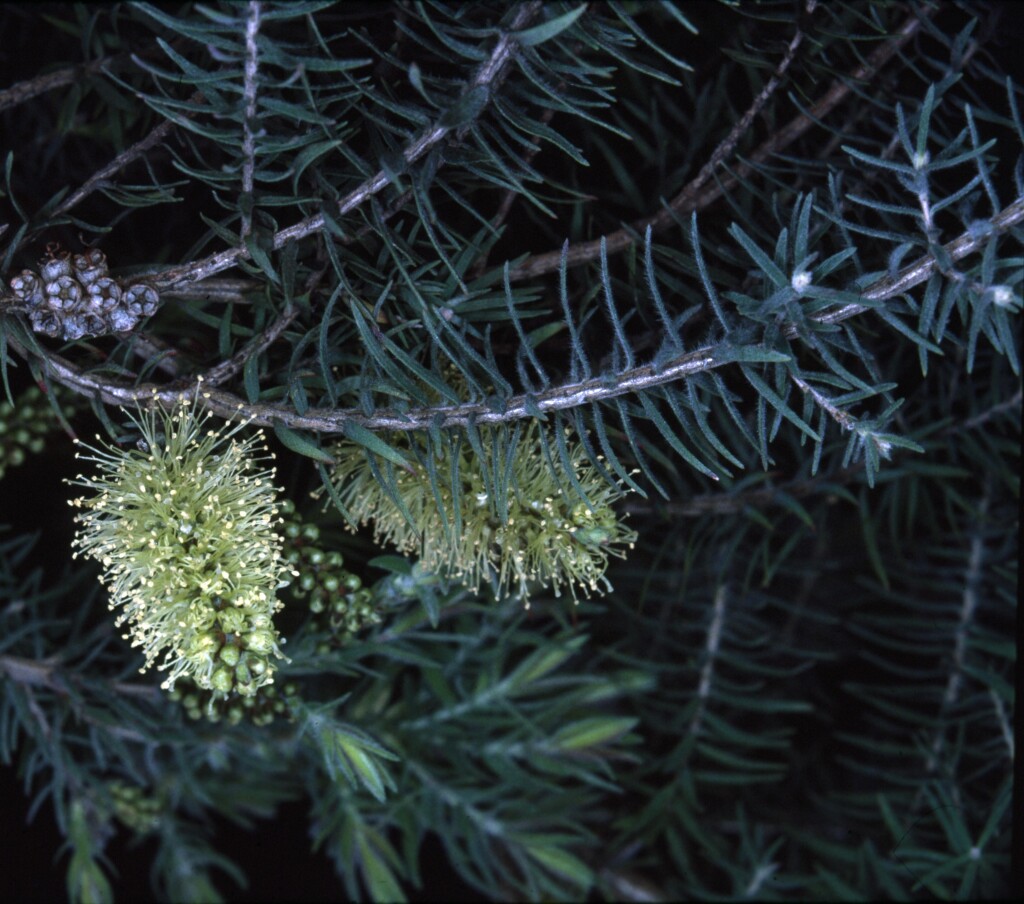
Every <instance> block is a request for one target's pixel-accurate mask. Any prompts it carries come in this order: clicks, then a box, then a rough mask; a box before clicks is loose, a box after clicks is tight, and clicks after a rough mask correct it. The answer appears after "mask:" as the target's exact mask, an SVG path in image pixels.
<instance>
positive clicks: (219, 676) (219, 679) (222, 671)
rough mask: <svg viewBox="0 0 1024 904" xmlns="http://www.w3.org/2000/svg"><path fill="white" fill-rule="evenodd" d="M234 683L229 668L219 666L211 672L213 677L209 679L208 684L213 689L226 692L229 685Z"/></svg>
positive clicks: (229, 688)
mask: <svg viewBox="0 0 1024 904" xmlns="http://www.w3.org/2000/svg"><path fill="white" fill-rule="evenodd" d="M233 683H234V677H233V675H232V673H231V669H229V668H226V667H224V666H221V667H220V668H219V669H217V670H216V671H215V672H214V673H213V677H212V678H211V679H210V686H211V687H212V688H213V689H214V690H218V691H220V692H221V693H222V694H226V693H227V692H228V691H230V690H231V685H232V684H233Z"/></svg>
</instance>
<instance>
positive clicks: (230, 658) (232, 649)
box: [220, 645, 241, 667]
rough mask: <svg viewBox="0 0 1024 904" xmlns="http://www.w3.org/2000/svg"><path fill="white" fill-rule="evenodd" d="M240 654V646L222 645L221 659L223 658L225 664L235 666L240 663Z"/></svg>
mask: <svg viewBox="0 0 1024 904" xmlns="http://www.w3.org/2000/svg"><path fill="white" fill-rule="evenodd" d="M240 655H241V654H240V653H239V651H238V647H236V646H233V645H228V646H225V647H222V648H221V651H220V659H221V661H222V662H223V663H224V664H225V665H228V666H232V667H234V666H235V665H237V664H238V657H239V656H240Z"/></svg>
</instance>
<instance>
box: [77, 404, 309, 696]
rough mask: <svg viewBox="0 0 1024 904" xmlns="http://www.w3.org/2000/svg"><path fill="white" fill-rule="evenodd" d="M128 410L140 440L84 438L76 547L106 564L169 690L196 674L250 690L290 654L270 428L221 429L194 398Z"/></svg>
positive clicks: (117, 604) (124, 617) (117, 596)
mask: <svg viewBox="0 0 1024 904" xmlns="http://www.w3.org/2000/svg"><path fill="white" fill-rule="evenodd" d="M129 417H131V419H132V421H133V422H134V423H135V424H136V426H137V427H138V428H139V430H140V432H141V434H142V439H141V440H140V441H139V443H138V448H134V449H119V448H116V447H114V446H110V445H107V444H104V446H105V448H102V449H97V448H93V447H89V446H87V447H86V449H87V450H88V451H89V453H90V454H87V455H86V454H81V453H80V454H79V456H78V457H80V458H83V459H84V460H86V461H92V462H94V463H95V464H96V466H97V470H98V476H96V477H93V478H87V477H85V476H83V475H79V476H78V478H77V479H76V480H74V481H71V483H73V484H76V485H78V486H83V487H86V488H87V489H88V490H91V491H92V494H91V495H88V496H83V497H81V498H79V499H74V500H72V501H71V505H73V506H75V507H77V508H79V509H82V511H81V513H80V514H78V515H77V516H76V518H75V520H76V521H77V522H78V523H79V530H78V535H77V537H76V539H75V541H74V545H75V546H76V547H78V549H79V550H80V551H81V552H82V553H83V554H84V555H86V556H89V557H90V558H93V559H96V560H97V561H98V562H99V563H100V564H101V565H102V566H103V573H102V575H101V577H100V580H101V581H102V583H103V584H104V585H105V586H106V588H107V589H108V590H109V592H110V607H111V609H120V610H121V613H120V615H119V616H118V619H117V624H118V625H121V624H127V625H128V629H129V633H128V634H127V635H125V636H126V638H130V639H131V640H132V645H133V646H139V647H142V650H143V653H144V654H145V657H146V664H145V666H144V667H143V668H144V669H145V668H149V667H150V666H152V665H154V664H155V663H157V660H158V659H159V658H160V657H161V656H162V657H163V659H162V661H160V662H159V664H158V668H160V669H162V670H166V671H167V672H168V675H167V679H166V680H165V681H164V684H163V686H164V687H165V688H173V686H174V682H175V680H176V679H177V678H179V677H181V676H182V675H188V676H189V677H190V678H192V679H193V681H195V683H196V684H197V685H199V686H200V687H202V688H204V689H207V690H212V691H215V692H217V693H218V694H220V695H226V694H228V693H229V692H230V691H232V690H235V691H238V692H239V693H241V694H243V695H252V694H254V693H256V691H257V689H258V688H260V687H262V686H263V685H266V684H270V683H271V682H272V681H273V674H274V667H275V659H281V658H284V657H283V655H282V653H281V651H280V649H279V646H278V644H279V640H278V635H277V632H276V631H275V629H274V626H273V623H272V616H273V614H274V612H275V611H276V610H278V609H280V608H281V605H282V604H281V603H279V602H278V601H277V599H276V593H277V590H278V588H280V587H283V586H285V585H287V584H288V577H289V575H290V569H289V567H288V565H287V564H286V563H285V561H284V558H283V552H282V544H283V541H282V538H281V536H280V535H279V534H278V532H277V530H276V529H275V526H276V525H277V524H278V523H279V522H280V518H279V517H278V507H277V503H276V495H277V492H278V490H277V489H276V488H275V487H274V483H273V482H274V470H273V468H272V467H267V466H266V465H265V462H266V461H267V460H268V459H270V458H272V457H273V456H272V455H270V454H269V452H268V451H267V448H266V446H265V445H262V441H263V434H262V433H261V432H259V431H257V432H256V433H254V434H251V435H249V436H248V437H246V438H244V439H243V438H239V432H240V431H241V430H242V429H243V427H244V426H245V425H244V424H242V425H235V426H225V427H222V428H220V429H212V428H210V427H209V426H208V423H209V420H210V416H209V414H199V415H197V414H196V409H195V405H194V404H191V403H189V402H187V401H186V400H185V399H182V400H181V403H180V404H179V405H178V406H177V407H176V408H175V410H174V411H173V412H172V413H167V412H165V411H162V410H160V411H157V412H150V413H148V414H144V415H142V416H141V417H139V418H135V417H132V416H131V415H129ZM75 555H76V556H77V555H78V553H77V552H76V553H75Z"/></svg>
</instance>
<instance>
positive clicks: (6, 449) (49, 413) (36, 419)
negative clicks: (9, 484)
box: [0, 386, 74, 480]
mask: <svg viewBox="0 0 1024 904" xmlns="http://www.w3.org/2000/svg"><path fill="white" fill-rule="evenodd" d="M61 409H62V410H63V412H64V416H65V417H71V415H72V414H73V413H74V409H73V408H72V407H71V405H68V404H64V405H61ZM57 426H58V421H57V415H56V414H55V413H54V410H53V407H52V406H51V405H50V403H49V401H47V399H46V397H45V396H44V395H43V392H42V390H40V389H39V387H38V386H29V387H28V388H27V389H26V390H25V391H24V392H23V393H21V395H19V396H18V398H17V399H15V400H14V404H13V405H12V404H11V403H10V402H8V401H7V400H6V399H3V400H2V401H0V480H2V479H3V476H4V474H5V473H6V471H7V469H8V468H15V467H17V466H18V465H20V464H21V463H22V462H24V461H25V459H26V457H27V456H28V455H37V454H38V453H40V452H42V451H43V446H44V445H45V437H46V435H47V434H48V433H50V432H51V431H53V430H55V429H56V428H57Z"/></svg>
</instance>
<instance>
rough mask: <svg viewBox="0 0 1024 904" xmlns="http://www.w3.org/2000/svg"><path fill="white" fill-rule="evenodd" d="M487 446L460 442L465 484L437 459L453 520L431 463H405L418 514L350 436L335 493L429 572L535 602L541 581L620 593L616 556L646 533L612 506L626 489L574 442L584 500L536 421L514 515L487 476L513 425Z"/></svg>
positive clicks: (403, 440)
mask: <svg viewBox="0 0 1024 904" xmlns="http://www.w3.org/2000/svg"><path fill="white" fill-rule="evenodd" d="M390 441H391V443H392V444H393V445H394V446H395V447H396V448H397V449H399V450H400V451H401V450H403V447H407V446H408V438H407V437H405V435H404V434H400V435H396V436H394V437H392V438H391V439H390ZM480 442H481V446H482V450H483V452H484V458H483V460H480V459H479V458H478V457H477V455H476V454H474V452H473V451H472V448H471V446H470V444H469V443H468V442H463V443H461V444H460V445H459V449H460V452H459V463H458V464H459V467H458V485H457V486H453V485H452V481H451V473H452V469H451V467H450V465H449V464H448V463H447V462H441V461H438V462H436V463H435V468H434V470H435V473H436V475H437V478H438V492H439V496H440V502H441V505H442V506H443V510H444V518H442V516H441V514H440V513H439V510H438V501H437V499H436V497H435V495H434V491H433V489H432V487H431V481H430V475H429V473H428V470H427V468H426V467H425V466H424V465H423V464H421V463H419V462H414V463H413V466H412V470H411V471H405V470H401V469H396V474H395V483H396V487H397V490H398V494H399V496H400V497H401V500H402V503H403V504H404V505H405V508H406V510H407V511H408V513H409V516H410V519H411V520H410V519H407V518H406V517H405V516H404V515H403V514H402V512H401V511H400V510H399V509H398V508H397V507H396V505H395V503H394V501H393V500H392V498H391V496H390V495H389V494H388V492H387V491H386V490H385V489H384V488H383V487H382V486H381V485H380V483H379V482H378V481H377V480H376V479H375V478H374V476H373V472H372V469H371V468H370V467H369V465H368V463H367V461H366V455H365V450H364V449H363V447H361V446H359V445H357V444H356V443H353V442H349V441H342V442H340V443H338V444H337V445H335V446H334V447H333V448H332V450H331V454H332V455H333V456H334V458H335V461H336V466H335V469H334V472H333V478H334V480H333V482H334V484H335V489H336V491H337V493H338V497H339V498H340V500H341V502H342V504H343V505H344V506H345V507H346V508H347V509H348V511H349V512H350V513H352V515H353V517H354V518H355V519H356V520H357V521H358V522H359V523H361V524H363V523H368V522H370V521H372V522H373V524H374V535H375V539H376V540H377V541H378V542H388V543H392V544H394V545H395V546H397V547H398V549H399V550H401V551H402V552H403V553H406V554H409V555H418V556H419V560H420V564H421V567H423V568H425V569H426V570H427V571H431V572H435V573H438V574H444V575H448V576H450V577H453V578H457V579H459V580H461V581H462V582H464V583H465V584H466V585H468V586H471V587H476V586H478V585H479V584H480V583H481V582H482V581H484V580H487V579H488V578H491V577H493V578H494V579H495V582H496V585H497V590H498V592H499V594H504V593H506V592H508V591H510V590H512V589H515V590H516V591H517V592H519V593H520V594H521V595H522V596H523V597H524V598H526V599H528V593H529V590H528V585H529V584H531V583H533V584H539V585H540V586H543V587H551V589H552V590H553V591H554V593H555V595H556V596H558V595H559V594H560V592H561V590H562V588H563V587H568V588H569V590H570V592H571V593H572V595H573V597H575V596H576V589H577V587H579V588H582V589H583V591H584V592H585V593H588V594H589V593H590V592H592V591H597V590H600V589H602V588H604V589H611V584H610V583H609V582H608V580H607V578H606V577H605V571H606V569H607V567H608V557H609V555H612V556H617V557H619V558H623V557H624V556H625V554H626V553H625V548H626V547H628V548H632V546H633V543H634V541H635V540H636V532H635V531H632V530H630V529H628V528H627V527H626V526H625V525H624V524H622V523H621V521H620V520H619V516H618V515H617V514H616V513H615V510H614V509H613V507H612V505H613V503H614V502H615V501H616V500H618V499H619V498H620V497H622V496H623V495H624V490H623V489H622V487H621V486H619V485H616V484H609V483H608V482H607V481H606V480H605V479H604V478H603V477H602V476H601V475H600V474H599V473H598V472H597V469H596V468H594V466H593V465H592V464H591V463H590V462H589V461H588V460H587V458H586V454H585V452H584V450H583V449H582V447H581V446H580V445H579V444H576V443H571V442H570V443H568V447H569V462H570V464H571V466H572V470H573V474H574V476H575V478H576V482H577V483H578V484H579V485H580V486H582V487H583V489H584V491H585V493H586V496H587V499H588V500H589V502H590V504H589V505H587V504H584V503H582V502H580V501H579V498H578V496H576V495H575V493H574V491H573V490H572V489H571V487H572V482H571V481H570V480H569V478H568V476H567V475H566V474H564V473H560V475H559V477H560V479H556V477H555V476H554V475H553V474H552V472H551V468H550V466H549V464H548V462H547V460H546V458H545V456H544V452H543V449H542V444H541V437H540V428H539V427H538V425H537V424H536V423H535V422H534V423H531V424H530V425H529V426H528V427H527V429H526V430H525V431H524V433H523V436H522V438H521V439H520V441H519V443H518V445H517V447H516V451H515V453H514V455H513V458H512V461H511V462H510V463H509V485H508V504H507V515H508V517H507V519H502V518H501V517H499V515H498V513H497V511H496V506H495V504H494V500H492V499H490V498H489V497H488V494H487V490H486V485H485V482H484V479H483V477H482V474H483V473H484V469H488V470H489V471H490V473H494V471H495V468H494V457H495V456H496V454H497V450H498V449H500V448H502V445H501V444H507V443H508V436H507V431H505V430H504V429H503V428H499V429H497V430H495V429H484V430H480ZM556 467H558V465H557V464H556ZM559 470H561V469H559ZM527 604H528V603H527Z"/></svg>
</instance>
